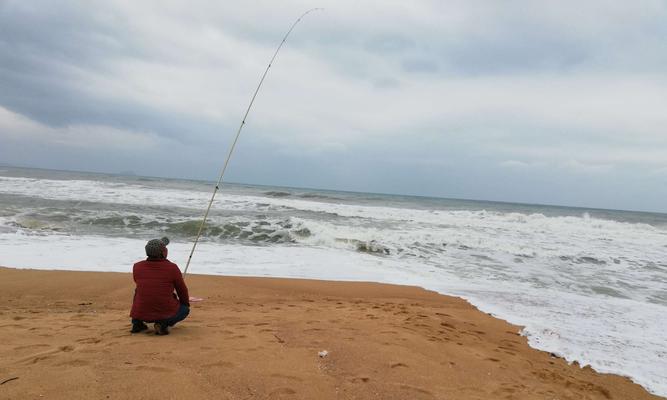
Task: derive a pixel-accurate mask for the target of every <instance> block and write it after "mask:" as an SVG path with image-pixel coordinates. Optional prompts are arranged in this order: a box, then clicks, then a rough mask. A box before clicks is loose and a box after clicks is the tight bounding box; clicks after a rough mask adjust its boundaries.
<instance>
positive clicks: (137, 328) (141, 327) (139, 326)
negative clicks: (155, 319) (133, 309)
mask: <svg viewBox="0 0 667 400" xmlns="http://www.w3.org/2000/svg"><path fill="white" fill-rule="evenodd" d="M146 329H148V326H147V325H146V324H144V323H143V322H137V323H133V324H132V330H131V331H130V333H139V332H143V331H145V330H146Z"/></svg>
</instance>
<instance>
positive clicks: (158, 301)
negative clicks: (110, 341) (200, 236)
mask: <svg viewBox="0 0 667 400" xmlns="http://www.w3.org/2000/svg"><path fill="white" fill-rule="evenodd" d="M168 244H169V239H168V238H166V237H164V238H162V239H153V240H149V241H148V243H146V255H147V256H148V258H146V260H144V261H139V262H138V263H136V264H134V267H133V268H132V276H133V277H134V282H135V284H136V285H137V288H136V289H135V291H134V300H133V301H132V310H131V311H130V317H131V318H132V330H131V331H130V332H132V333H137V332H142V331H144V330H146V329H148V326H146V322H153V323H154V325H153V327H154V328H155V334H156V335H168V334H169V327H170V326H174V325H175V324H176V323H177V322H180V321H182V320H184V319H185V317H187V316H188V314H189V313H190V302H189V299H190V297H189V295H188V287H187V286H185V282H184V281H183V275H182V274H181V270H180V269H178V265H176V264H174V263H173V262H171V261H169V260H167V254H168V251H167V245H168ZM174 289H175V290H176V293H174ZM177 294H178V296H177Z"/></svg>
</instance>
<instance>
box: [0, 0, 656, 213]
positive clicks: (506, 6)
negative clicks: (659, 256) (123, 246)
mask: <svg viewBox="0 0 667 400" xmlns="http://www.w3.org/2000/svg"><path fill="white" fill-rule="evenodd" d="M323 6H324V7H325V8H326V11H325V12H323V13H317V14H312V15H309V16H308V18H307V19H304V21H302V23H301V24H300V25H299V26H298V27H297V29H296V30H295V31H294V33H293V35H292V37H290V39H289V41H288V43H287V46H286V47H285V48H284V49H283V51H282V52H281V54H280V55H279V57H278V60H277V62H276V63H275V65H274V68H272V70H271V71H270V74H269V77H268V79H267V81H266V84H265V87H264V89H263V92H261V93H260V96H259V98H258V100H257V103H256V106H255V109H254V110H253V113H252V114H251V116H250V118H249V120H248V125H247V126H246V131H245V133H244V136H243V137H242V139H241V143H240V147H239V149H238V153H237V154H236V156H235V159H234V160H233V164H232V166H233V167H234V168H232V169H230V175H229V178H230V179H232V180H236V181H248V182H256V183H265V184H286V185H291V186H314V187H330V188H337V189H351V190H362V191H378V192H401V193H414V194H429V195H438V196H451V197H474V198H478V199H496V200H509V201H530V202H542V203H562V204H572V205H588V206H604V207H613V208H636V209H653V210H663V211H665V210H667V209H666V208H665V206H664V205H663V204H662V202H661V200H660V199H662V198H664V196H665V195H667V187H666V186H665V184H664V174H663V173H660V172H659V171H664V170H665V169H666V168H667V136H665V134H664V126H666V124H667V116H665V114H664V109H665V107H666V106H667V99H665V97H664V93H665V91H666V90H667V75H666V74H665V72H664V65H665V63H666V62H667V26H666V25H665V24H664V21H665V20H666V19H667V5H665V4H664V3H663V2H656V1H650V0H646V1H640V2H636V3H633V4H623V3H614V4H609V3H608V2H603V1H592V2H587V3H585V4H582V3H580V2H574V1H572V2H570V1H564V2H562V1H561V2H550V1H548V2H540V4H536V3H534V2H530V1H510V2H502V3H493V4H488V3H487V4H484V5H483V6H481V5H476V4H474V3H470V2H467V1H463V0H461V1H458V0H451V1H446V2H441V1H426V0H425V1H419V2H410V3H406V2H399V1H382V2H380V1H377V2H375V1H371V2H364V3H361V4H359V3H356V2H352V1H335V2H334V1H325V2H324V4H323ZM306 8H308V7H307V5H305V3H304V2H302V1H296V0H295V1H290V2H285V3H281V6H280V7H277V6H275V5H274V3H272V2H270V1H260V2H257V3H253V5H252V6H250V5H246V6H244V7H238V6H236V5H233V4H220V3H219V2H214V1H204V0H201V1H195V2H193V3H191V4H187V5H185V4H182V3H180V2H176V1H173V2H172V1H162V2H136V3H127V2H115V1H112V2H100V3H97V2H95V3H90V2H75V1H57V2H49V3H48V4H39V5H36V4H35V3H31V2H25V1H13V0H5V1H0V144H2V146H0V148H1V149H0V162H12V163H17V164H22V165H35V166H40V167H57V168H71V169H87V170H97V171H112V172H115V171H121V170H135V171H136V172H137V173H144V174H155V175H168V176H179V177H191V178H200V177H214V176H215V174H216V173H217V169H218V166H219V164H220V163H221V161H222V160H221V158H222V156H223V155H224V153H225V151H226V146H227V145H228V143H229V139H230V137H231V135H232V134H233V132H234V131H235V129H236V127H237V125H238V123H239V120H238V119H239V118H240V116H241V114H242V111H243V110H244V108H245V106H246V105H247V102H248V100H249V99H248V96H249V94H250V93H251V91H252V90H253V89H254V86H255V85H256V83H257V79H258V78H259V75H260V74H261V72H262V70H263V68H264V67H265V63H266V62H267V61H268V58H269V56H270V55H271V53H272V51H273V49H274V47H275V46H276V45H277V44H278V41H279V40H280V37H281V36H282V34H284V32H285V30H286V29H287V27H288V26H289V24H290V23H291V22H292V21H293V19H294V18H295V17H296V16H297V15H299V14H300V13H301V12H302V11H303V10H304V9H306ZM128 142H129V143H128ZM134 143H136V146H133V144H134ZM82 144H85V145H86V146H87V147H85V149H83V148H82V147H81V146H82ZM135 147H136V149H135ZM145 147H150V148H151V149H150V151H146V149H145ZM656 171H658V172H656Z"/></svg>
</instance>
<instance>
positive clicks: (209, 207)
mask: <svg viewBox="0 0 667 400" xmlns="http://www.w3.org/2000/svg"><path fill="white" fill-rule="evenodd" d="M316 10H323V8H312V9H310V10H308V11H306V12H305V13H303V14H301V16H300V17H299V18H297V19H296V21H294V23H293V24H292V26H291V27H290V28H289V30H288V31H287V33H286V34H285V36H284V37H283V40H282V41H281V42H280V44H279V45H278V48H277V49H276V51H275V53H273V57H271V61H269V65H267V67H266V69H265V70H264V74H262V78H261V79H260V80H259V84H258V85H257V88H256V89H255V92H254V93H253V95H252V98H251V99H250V104H248V108H247V109H246V110H245V114H244V115H243V118H242V119H241V124H240V125H239V129H238V130H237V131H236V136H235V137H234V141H233V142H232V146H231V147H230V148H229V153H227V158H226V159H225V164H224V165H223V167H222V171H221V172H220V177H219V178H218V182H217V183H216V184H215V188H214V189H213V194H212V195H211V200H210V201H209V202H208V207H206V212H205V213H204V218H203V219H202V221H201V225H199V230H198V231H197V237H196V238H195V242H194V243H193V244H192V250H190V255H189V256H188V262H187V263H186V264H185V270H184V271H183V275H185V274H187V273H188V267H190V261H192V255H193V254H194V252H195V248H197V243H198V242H199V237H200V236H201V233H202V231H203V230H204V226H205V225H206V219H207V218H208V213H209V211H211V206H212V205H213V200H214V199H215V195H216V194H217V193H218V190H220V186H221V184H222V178H223V177H224V176H225V171H226V170H227V165H228V164H229V159H230V158H231V157H232V153H234V148H236V142H238V140H239V136H240V135H241V131H242V130H243V127H244V126H245V121H246V118H248V114H249V113H250V109H251V108H252V104H253V103H254V102H255V98H256V97H257V93H259V89H260V88H261V87H262V83H264V78H266V74H268V73H269V68H271V64H273V61H274V60H275V59H276V56H277V55H278V52H279V51H280V49H281V48H282V47H283V44H285V41H286V40H287V37H288V36H289V34H290V33H292V30H293V29H294V27H295V26H296V25H297V24H298V23H299V21H301V19H302V18H303V17H305V16H306V15H308V14H310V13H311V12H313V11H316Z"/></svg>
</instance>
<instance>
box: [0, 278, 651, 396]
mask: <svg viewBox="0 0 667 400" xmlns="http://www.w3.org/2000/svg"><path fill="white" fill-rule="evenodd" d="M186 282H187V284H188V286H189V288H190V292H191V295H193V296H197V297H203V298H204V299H205V300H204V301H203V302H200V303H193V305H192V306H193V307H192V313H191V316H190V317H189V318H188V319H187V320H185V321H184V322H183V323H181V324H179V325H178V326H176V327H175V328H174V329H173V330H172V334H171V335H169V336H167V337H156V336H155V335H153V334H152V330H149V331H148V333H145V334H144V333H142V334H136V335H132V334H130V333H129V317H128V316H127V314H128V313H129V306H130V303H131V293H132V289H133V287H134V285H133V282H132V278H131V274H129V273H118V272H80V271H62V270H58V271H52V270H33V269H13V268H4V267H0V293H1V294H0V298H2V300H3V302H2V304H4V306H2V307H0V326H2V327H4V328H5V329H2V330H0V342H1V343H2V344H0V355H1V356H0V360H3V361H0V382H1V381H4V380H5V379H11V378H14V377H17V378H18V379H15V380H12V381H7V382H6V383H5V384H3V385H0V393H3V392H4V393H6V394H7V395H8V398H12V399H13V398H23V397H27V398H33V397H39V396H40V395H44V397H45V398H56V399H58V398H63V399H64V398H68V399H77V398H105V397H104V396H109V398H163V396H162V397H161V396H160V395H159V393H158V392H160V391H154V390H151V389H150V388H147V387H146V385H145V382H146V381H147V380H155V379H159V380H160V385H161V386H162V387H164V389H165V393H169V394H173V396H174V398H176V397H178V398H186V399H189V398H193V399H194V398H198V399H199V398H230V399H231V398H248V397H250V398H304V399H306V398H322V399H329V398H331V399H334V398H336V399H338V398H344V399H347V398H350V399H351V398H360V399H365V398H383V399H384V398H386V399H391V398H395V399H400V398H415V399H421V398H423V399H431V398H457V399H484V398H507V399H523V398H526V399H528V398H535V396H537V397H539V398H547V397H549V396H551V397H554V398H572V399H575V398H576V399H580V398H590V399H597V398H600V399H607V398H619V399H625V398H628V399H629V398H632V399H659V398H660V397H658V396H655V395H651V394H649V393H648V392H647V391H646V390H645V389H644V388H642V387H641V386H640V385H638V384H635V383H633V382H632V381H631V380H630V379H629V378H626V377H621V376H617V375H613V374H601V373H597V372H595V371H593V370H592V369H591V368H590V367H584V368H579V367H578V366H577V365H576V364H572V365H570V364H568V363H567V362H566V361H565V360H563V359H562V358H555V357H552V356H550V355H549V354H548V353H546V352H542V351H539V350H536V349H533V348H531V347H529V346H528V344H527V339H526V338H525V337H523V336H520V335H519V333H518V332H519V331H520V327H518V326H515V325H511V324H509V323H507V322H505V321H503V320H500V319H497V318H495V317H492V316H490V315H488V314H486V313H484V312H482V311H479V310H478V309H477V308H476V307H474V306H472V305H471V304H470V303H468V302H467V301H466V300H464V299H461V298H458V297H453V296H446V295H441V294H438V293H436V292H432V291H428V290H425V289H422V288H417V287H413V286H399V285H389V284H379V283H368V282H348V281H345V282H341V281H320V280H305V279H287V278H249V277H230V276H219V275H188V276H187V277H186ZM322 350H327V351H328V352H329V354H328V355H327V356H326V357H324V358H320V357H318V352H319V351H322ZM137 393H139V394H137ZM135 394H136V395H135ZM167 397H168V396H167Z"/></svg>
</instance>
